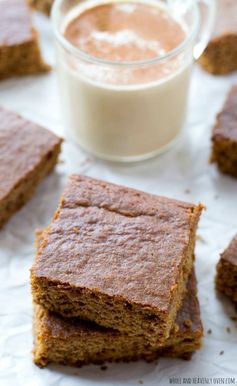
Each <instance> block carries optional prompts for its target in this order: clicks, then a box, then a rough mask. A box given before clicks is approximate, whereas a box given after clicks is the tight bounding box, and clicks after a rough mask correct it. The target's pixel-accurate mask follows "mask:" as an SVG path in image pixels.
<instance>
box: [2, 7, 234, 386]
mask: <svg viewBox="0 0 237 386" xmlns="http://www.w3.org/2000/svg"><path fill="white" fill-rule="evenodd" d="M35 23H36V24H37V26H38V27H39V29H40V32H41V38H42V45H43V49H44V53H45V56H46V58H47V59H48V60H49V61H50V62H51V63H53V61H54V59H53V58H54V51H53V41H52V35H51V30H50V24H49V21H48V20H47V19H46V18H45V17H44V16H40V15H37V16H36V17H35ZM235 82H236V83H237V74H234V75H231V76H225V77H212V76H210V75H208V74H206V73H204V72H202V70H201V69H200V68H199V67H196V68H195V69H194V71H193V77H192V85H191V92H190V103H189V113H188V118H187V124H186V128H185V133H184V136H183V138H182V140H181V141H180V142H179V144H178V145H176V147H174V148H173V149H172V150H171V151H169V152H168V153H166V154H164V155H162V156H160V157H158V158H156V159H153V160H151V161H148V162H143V163H140V164H134V165H118V164H112V163H105V162H102V161H98V160H96V159H93V158H92V157H90V156H88V155H87V154H85V153H83V152H82V151H80V149H79V147H78V146H77V145H74V144H73V143H65V144H64V147H63V153H62V156H61V160H62V163H60V164H59V165H58V167H57V169H56V171H55V172H54V173H53V174H52V175H50V176H49V177H47V179H46V180H45V181H44V182H43V183H42V184H41V185H40V187H39V188H38V190H37V193H36V194H35V196H34V198H33V199H32V200H31V201H30V202H29V203H28V204H27V205H25V207H24V208H23V209H22V210H21V211H20V212H18V213H17V214H16V215H15V216H13V217H12V219H11V220H10V221H9V222H8V224H7V225H6V226H5V227H4V228H3V229H2V230H1V231H0V385H1V386H56V385H57V386H74V385H77V386H78V385H80V386H89V385H90V386H91V385H110V386H112V385H116V386H118V385H119V386H120V385H139V384H142V383H143V384H144V385H166V384H170V380H169V379H170V378H172V377H175V378H178V379H176V381H177V382H181V383H184V382H185V379H183V378H188V377H191V379H190V381H191V382H192V384H198V383H197V382H198V380H197V379H196V378H195V379H193V377H206V378H207V379H201V380H199V382H201V381H202V384H211V383H212V384H214V383H215V382H216V381H215V377H224V378H225V377H235V379H234V381H232V382H235V383H232V384H237V325H236V322H234V321H232V320H231V317H232V316H234V315H236V314H235V313H234V308H233V306H232V305H231V304H230V303H229V302H228V301H226V300H225V299H223V298H222V297H217V295H216V293H215V290H214V281H213V279H214V273H215V265H216V263H217V261H218V258H219V253H221V252H222V251H223V249H224V248H225V247H226V246H227V244H228V243H229V241H230V239H231V238H232V236H234V234H235V233H237V204H236V199H237V180H234V179H231V178H229V177H226V176H223V175H220V174H219V173H218V172H217V170H216V168H215V166H213V165H209V163H208V158H209V153H210V134H211V127H212V125H213V122H214V120H215V115H216V113H217V112H218V110H219V109H220V108H221V105H222V103H223V101H224V99H225V96H226V93H227V90H228V89H229V86H230V85H231V84H233V83H235ZM177 97H178V96H177ZM0 104H2V105H4V106H6V107H9V108H12V109H15V110H16V111H18V112H20V113H22V114H24V115H25V116H26V117H28V118H31V119H32V120H34V121H36V122H38V123H40V124H42V125H45V126H46V127H48V128H49V129H52V130H53V131H55V132H57V133H59V134H63V128H62V126H61V121H60V108H59V104H58V89H57V79H56V75H55V72H52V73H51V74H49V75H44V76H38V77H28V78H22V79H17V80H16V79H14V80H10V81H5V82H1V84H0ZM171 113H172V112H171ZM72 172H75V173H82V174H86V175H89V176H93V177H96V178H101V179H104V180H107V181H111V182H115V183H118V184H123V185H127V186H131V187H135V188H138V189H142V190H145V191H147V192H151V193H156V194H159V195H166V196H169V197H175V198H177V199H181V200H185V201H191V202H199V201H201V202H203V203H205V205H206V206H207V211H206V212H205V213H204V215H203V217H202V220H201V223H200V228H199V235H200V236H201V239H200V240H198V242H197V248H196V256H197V261H196V270H197V277H198V281H199V285H198V287H199V299H200V304H201V312H202V318H203V323H204V329H205V338H204V340H203V348H202V349H201V350H200V351H199V352H197V353H196V354H195V355H194V357H193V359H192V360H191V361H190V362H186V361H182V360H171V359H160V360H159V361H157V362H155V363H151V364H146V363H144V362H137V363H131V364H109V365H108V369H107V370H106V371H102V370H101V368H100V366H87V367H83V368H81V369H75V368H68V367H62V366H49V367H48V368H47V369H44V370H41V369H39V368H37V367H36V366H35V365H34V364H33V363H32V360H31V349H32V333H31V323H32V320H31V318H32V303H31V294H30V286H29V268H30V266H31V264H32V260H33V256H34V247H33V242H34V229H36V228H41V227H44V226H46V225H47V224H49V222H50V219H51V216H52V214H53V212H54V210H55V209H56V207H57V202H58V198H59V196H60V193H61V191H62V189H63V186H64V183H65V181H66V179H67V176H68V175H69V174H71V173H72ZM228 327H229V328H228ZM209 329H211V331H212V332H211V334H208V333H207V331H208V330H209ZM220 353H221V354H220ZM188 381H189V380H187V381H186V382H188ZM195 382H196V383H195ZM210 382H211V383H210ZM223 382H225V383H224V384H231V383H228V382H231V380H229V381H228V379H224V380H223ZM199 384H200V383H199ZM222 384H223V383H222Z"/></svg>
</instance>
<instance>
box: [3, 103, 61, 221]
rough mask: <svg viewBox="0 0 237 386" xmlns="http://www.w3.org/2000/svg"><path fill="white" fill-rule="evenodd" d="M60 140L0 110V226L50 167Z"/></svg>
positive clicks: (18, 117) (12, 113) (58, 150)
mask: <svg viewBox="0 0 237 386" xmlns="http://www.w3.org/2000/svg"><path fill="white" fill-rule="evenodd" d="M61 142H62V140H61V138H59V137H57V136H56V135H54V134H53V133H51V132H50V131H48V130H46V129H44V128H42V127H40V126H38V125H37V124H35V123H33V122H30V121H28V120H26V119H25V118H23V117H21V116H20V115H18V114H16V113H14V112H12V111H9V110H6V109H4V108H2V107H0V227H1V226H2V225H3V224H4V223H5V222H6V221H7V220H8V219H9V218H10V217H11V215H12V214H13V213H14V212H16V211H17V210H18V209H19V208H21V207H22V205H23V204H24V203H25V202H26V201H28V200H29V198H30V197H31V196H32V194H33V193H34V191H35V189H36V187H37V185H38V184H39V182H40V181H41V180H42V179H43V177H45V176H46V175H47V174H49V173H50V171H51V170H52V169H53V168H54V166H55V164H56V163H57V159H58V155H59V152H60V146H61Z"/></svg>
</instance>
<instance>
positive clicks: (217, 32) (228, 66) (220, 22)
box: [199, 0, 237, 75]
mask: <svg viewBox="0 0 237 386" xmlns="http://www.w3.org/2000/svg"><path fill="white" fill-rule="evenodd" d="M236 15H237V1H236V0H218V1H217V15H216V25H215V28H214V32H213V35H212V38H211V40H210V42H209V44H208V46H207V47H206V49H205V51H204V53H203V54H202V56H201V58H200V59H199V63H200V64H201V65H202V66H203V68H204V69H205V70H206V71H208V72H210V73H211V74H214V75H223V74H227V73H229V72H232V71H235V70H237V22H236Z"/></svg>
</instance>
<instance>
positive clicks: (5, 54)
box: [0, 0, 50, 80]
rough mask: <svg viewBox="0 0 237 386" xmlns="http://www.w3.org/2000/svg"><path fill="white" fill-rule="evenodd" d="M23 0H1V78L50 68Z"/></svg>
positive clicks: (44, 70)
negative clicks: (41, 50)
mask: <svg viewBox="0 0 237 386" xmlns="http://www.w3.org/2000/svg"><path fill="white" fill-rule="evenodd" d="M49 70H50V67H49V66H48V65H47V64H45V63H44V61H43V59H42V57H41V53H40V48H39V44H38V35H37V32H36V30H35V29H34V27H33V25H32V20H31V13H30V7H29V5H28V4H27V2H26V0H1V1H0V80H1V79H6V78H9V77H13V76H20V75H30V74H37V73H41V72H46V71H49Z"/></svg>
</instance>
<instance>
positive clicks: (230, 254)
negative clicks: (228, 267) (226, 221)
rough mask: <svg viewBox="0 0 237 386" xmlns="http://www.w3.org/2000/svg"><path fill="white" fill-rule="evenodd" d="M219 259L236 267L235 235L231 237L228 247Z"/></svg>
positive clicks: (236, 248)
mask: <svg viewBox="0 0 237 386" xmlns="http://www.w3.org/2000/svg"><path fill="white" fill-rule="evenodd" d="M221 260H224V261H227V262H228V263H230V264H232V265H233V266H235V267H236V268H237V235H236V236H235V237H234V238H233V240H232V241H231V243H230V245H229V246H228V248H227V249H226V250H225V251H224V253H223V254H222V255H221Z"/></svg>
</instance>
